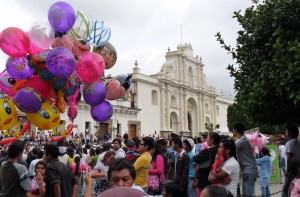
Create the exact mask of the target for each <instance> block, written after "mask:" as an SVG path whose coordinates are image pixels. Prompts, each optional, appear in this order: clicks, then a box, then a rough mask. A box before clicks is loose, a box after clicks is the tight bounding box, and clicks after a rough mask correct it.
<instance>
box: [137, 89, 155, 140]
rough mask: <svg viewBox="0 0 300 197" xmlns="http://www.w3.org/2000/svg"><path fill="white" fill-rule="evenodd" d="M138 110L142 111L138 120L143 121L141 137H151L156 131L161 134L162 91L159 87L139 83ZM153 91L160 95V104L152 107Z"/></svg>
mask: <svg viewBox="0 0 300 197" xmlns="http://www.w3.org/2000/svg"><path fill="white" fill-rule="evenodd" d="M137 88H138V91H137V92H138V95H137V99H138V103H137V104H138V108H140V109H142V110H141V111H140V112H139V113H138V120H140V121H141V136H143V135H145V136H148V135H149V134H151V136H152V135H153V134H154V131H156V133H157V135H158V134H159V133H160V132H159V131H160V91H159V88H158V87H155V86H152V85H147V84H144V83H138V85H137ZM152 90H156V91H157V93H158V95H157V96H158V104H157V105H152V95H151V93H152Z"/></svg>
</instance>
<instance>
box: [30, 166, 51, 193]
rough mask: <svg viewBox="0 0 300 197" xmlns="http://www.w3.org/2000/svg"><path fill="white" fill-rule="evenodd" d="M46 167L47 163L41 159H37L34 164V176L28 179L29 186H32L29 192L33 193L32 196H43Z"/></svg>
mask: <svg viewBox="0 0 300 197" xmlns="http://www.w3.org/2000/svg"><path fill="white" fill-rule="evenodd" d="M46 168H47V164H46V162H45V161H43V160H41V161H38V162H37V163H36V165H35V174H36V176H35V177H33V178H32V179H31V180H30V182H31V188H32V189H31V194H33V196H35V195H37V196H44V195H45V193H46V189H45V175H46Z"/></svg>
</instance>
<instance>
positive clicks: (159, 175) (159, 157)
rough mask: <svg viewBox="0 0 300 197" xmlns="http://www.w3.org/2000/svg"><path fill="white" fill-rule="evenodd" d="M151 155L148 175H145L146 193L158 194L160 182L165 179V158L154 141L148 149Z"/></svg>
mask: <svg viewBox="0 0 300 197" xmlns="http://www.w3.org/2000/svg"><path fill="white" fill-rule="evenodd" d="M150 154H151V157H152V160H151V164H150V169H149V175H148V177H147V182H148V189H149V191H148V193H149V194H151V195H160V194H161V191H160V187H159V184H160V182H162V181H164V180H165V163H166V162H165V159H164V156H163V154H162V151H161V149H160V146H159V144H158V143H157V142H155V143H154V145H153V148H152V149H151V150H150Z"/></svg>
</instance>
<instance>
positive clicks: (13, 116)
mask: <svg viewBox="0 0 300 197" xmlns="http://www.w3.org/2000/svg"><path fill="white" fill-rule="evenodd" d="M17 121H18V111H17V109H16V107H15V105H14V103H13V101H12V100H11V99H10V98H9V97H6V96H4V95H3V94H0V130H5V129H8V128H11V127H13V126H14V125H15V124H16V123H17Z"/></svg>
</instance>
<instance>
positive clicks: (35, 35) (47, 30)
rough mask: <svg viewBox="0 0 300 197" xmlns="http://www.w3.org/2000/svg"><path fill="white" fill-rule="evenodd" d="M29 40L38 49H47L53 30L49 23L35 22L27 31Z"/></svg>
mask: <svg viewBox="0 0 300 197" xmlns="http://www.w3.org/2000/svg"><path fill="white" fill-rule="evenodd" d="M28 37H29V39H30V42H31V43H33V44H34V45H35V46H36V47H38V48H40V49H49V48H50V46H51V44H52V42H53V40H54V37H55V35H54V30H53V29H52V28H51V26H50V24H49V23H45V22H36V23H34V24H32V25H31V27H30V29H29V31H28Z"/></svg>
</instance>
